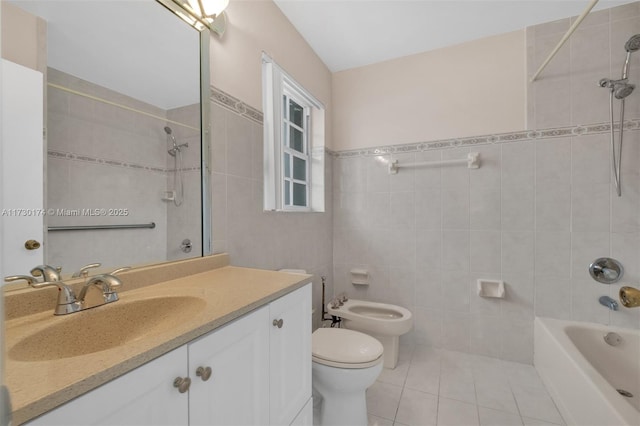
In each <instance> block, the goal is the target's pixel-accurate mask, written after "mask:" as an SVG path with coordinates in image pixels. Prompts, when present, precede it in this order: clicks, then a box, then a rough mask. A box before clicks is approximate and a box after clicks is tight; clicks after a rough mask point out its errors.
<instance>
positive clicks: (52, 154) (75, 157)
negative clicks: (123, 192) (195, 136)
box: [47, 150, 201, 173]
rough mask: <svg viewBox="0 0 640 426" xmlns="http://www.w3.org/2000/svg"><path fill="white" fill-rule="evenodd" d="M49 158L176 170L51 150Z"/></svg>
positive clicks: (155, 170) (158, 169)
mask: <svg viewBox="0 0 640 426" xmlns="http://www.w3.org/2000/svg"><path fill="white" fill-rule="evenodd" d="M47 156H48V157H51V158H57V159H61V160H69V161H80V162H83V163H92V164H101V165H105V166H112V167H122V168H127V169H136V170H145V171H150V172H156V173H171V172H173V171H174V170H175V169H168V168H162V167H153V166H144V165H142V164H136V163H127V162H125V161H118V160H111V159H108V158H97V157H90V156H88V155H84V154H75V153H72V152H62V151H53V150H50V151H47ZM200 169H201V168H200V167H186V168H184V169H182V170H183V171H184V172H194V171H200Z"/></svg>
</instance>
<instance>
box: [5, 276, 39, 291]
mask: <svg viewBox="0 0 640 426" xmlns="http://www.w3.org/2000/svg"><path fill="white" fill-rule="evenodd" d="M4 280H5V281H6V282H8V283H10V282H14V281H20V280H24V281H26V282H27V284H29V285H30V286H31V287H35V288H38V287H37V285H38V284H42V283H39V282H38V280H36V279H35V278H33V277H32V276H29V275H10V276H8V277H4Z"/></svg>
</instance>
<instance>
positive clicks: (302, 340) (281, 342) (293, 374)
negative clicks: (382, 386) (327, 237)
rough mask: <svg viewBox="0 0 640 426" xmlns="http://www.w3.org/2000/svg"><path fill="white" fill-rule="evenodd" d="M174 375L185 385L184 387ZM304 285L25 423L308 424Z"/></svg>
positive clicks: (308, 341)
mask: <svg viewBox="0 0 640 426" xmlns="http://www.w3.org/2000/svg"><path fill="white" fill-rule="evenodd" d="M176 378H188V379H190V380H191V384H190V386H188V390H187V391H186V392H184V393H180V392H179V389H178V388H176V387H174V380H175V379H176ZM312 417H313V415H312V402H311V284H307V285H305V286H304V287H302V288H299V289H297V290H295V291H293V292H291V293H289V294H287V295H285V296H283V297H281V298H279V299H276V300H275V301H273V302H271V303H270V304H268V305H266V306H263V307H261V308H258V309H256V310H254V311H252V312H250V313H248V314H246V315H244V316H242V317H240V318H238V319H236V320H234V321H232V322H230V323H228V324H225V325H224V326H222V327H220V328H218V329H216V330H214V331H212V332H211V333H209V334H207V335H204V336H202V337H200V338H198V339H196V340H194V341H192V342H190V343H188V344H186V345H184V346H182V347H180V348H177V349H175V350H173V351H172V352H169V353H167V354H165V355H163V356H161V357H159V358H157V359H155V360H153V361H151V362H149V363H147V364H145V365H143V366H141V367H139V368H137V369H135V370H133V371H131V372H129V373H127V374H125V375H123V376H121V377H119V378H117V379H115V380H113V381H111V382H109V383H106V384H105V385H103V386H101V387H99V388H97V389H95V390H92V391H90V392H88V393H86V394H84V395H82V396H80V397H78V398H76V399H74V400H73V401H71V402H69V403H67V404H65V405H63V406H61V407H58V408H56V409H54V410H52V411H50V412H48V413H46V414H44V415H42V416H40V417H38V418H36V419H34V420H32V421H31V422H30V423H29V424H30V425H48V426H50V425H72V424H78V425H88V424H91V425H122V424H135V425H154V426H155V425H292V424H295V425H299V426H302V425H309V426H310V425H311V424H312V422H313V418H312Z"/></svg>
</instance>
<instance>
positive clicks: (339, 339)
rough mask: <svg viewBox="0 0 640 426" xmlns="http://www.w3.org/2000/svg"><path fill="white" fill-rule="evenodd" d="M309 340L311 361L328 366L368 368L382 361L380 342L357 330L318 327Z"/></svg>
mask: <svg viewBox="0 0 640 426" xmlns="http://www.w3.org/2000/svg"><path fill="white" fill-rule="evenodd" d="M311 341H312V344H311V353H312V355H313V356H312V359H313V361H314V362H317V363H319V364H323V365H327V366H329V367H338V368H349V369H354V368H368V367H371V366H374V365H376V364H378V363H380V362H381V361H382V354H383V347H382V344H381V343H380V342H379V341H378V340H377V339H375V338H373V337H371V336H368V335H366V334H364V333H360V332H358V331H353V330H346V329H343V328H319V329H317V330H316V331H314V332H313V335H312V337H311Z"/></svg>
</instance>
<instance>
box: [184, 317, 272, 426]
mask: <svg viewBox="0 0 640 426" xmlns="http://www.w3.org/2000/svg"><path fill="white" fill-rule="evenodd" d="M269 327H270V324H269V307H268V306H265V307H262V308H260V309H258V310H256V311H254V312H251V313H249V314H247V315H245V316H243V317H241V318H239V319H237V320H235V321H233V322H231V323H230V324H227V325H225V326H223V327H221V328H219V329H217V330H215V331H214V332H212V333H211V334H208V335H206V336H204V337H201V338H200V339H198V340H196V341H194V342H192V343H189V345H188V347H189V376H190V377H191V380H192V382H191V388H190V390H189V423H190V424H191V425H266V424H268V423H269ZM198 367H203V368H206V367H210V368H211V377H210V378H209V379H208V380H207V381H203V380H202V378H201V377H198V376H197V375H196V371H197V369H198Z"/></svg>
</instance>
